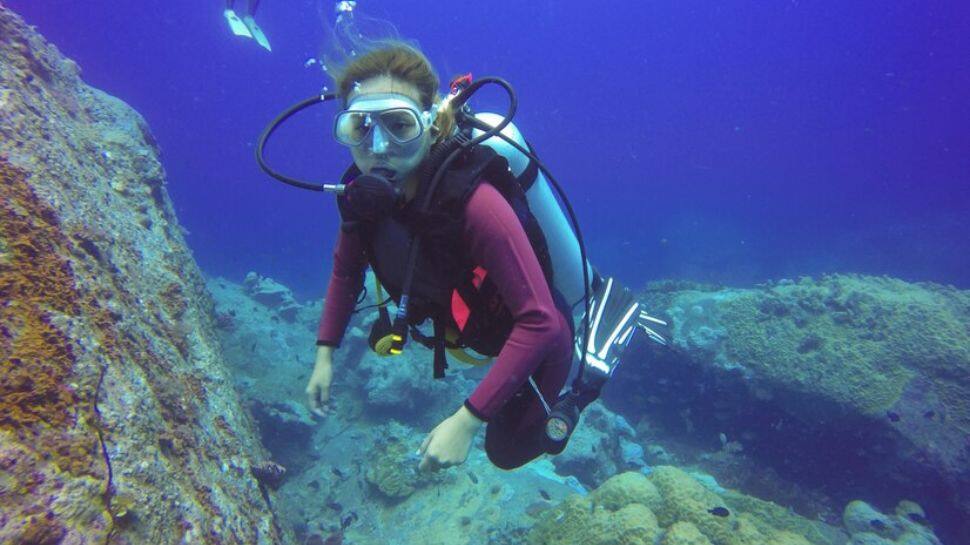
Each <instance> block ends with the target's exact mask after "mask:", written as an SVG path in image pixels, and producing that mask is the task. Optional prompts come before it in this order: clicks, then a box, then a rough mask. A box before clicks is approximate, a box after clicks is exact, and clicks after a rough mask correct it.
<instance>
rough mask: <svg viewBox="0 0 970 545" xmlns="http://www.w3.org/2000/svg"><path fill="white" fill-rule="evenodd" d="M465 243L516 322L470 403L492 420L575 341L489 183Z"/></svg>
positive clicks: (476, 200)
mask: <svg viewBox="0 0 970 545" xmlns="http://www.w3.org/2000/svg"><path fill="white" fill-rule="evenodd" d="M464 242H465V244H466V245H467V248H469V254H470V257H471V258H472V259H473V260H474V261H475V263H477V264H479V265H480V266H482V267H483V268H484V269H485V270H486V271H487V273H488V277H489V278H491V279H492V282H493V283H494V284H495V286H496V288H497V289H498V292H499V294H500V295H501V297H502V301H503V303H504V304H505V306H506V307H507V308H508V309H509V311H511V313H512V316H513V319H514V320H515V324H514V325H513V327H512V332H511V333H510V334H509V338H508V340H506V342H505V345H504V346H503V347H502V350H501V351H500V352H499V355H498V358H497V359H496V361H495V363H494V364H493V365H492V367H491V368H490V369H489V371H488V373H487V374H486V375H485V378H483V379H482V382H481V383H480V384H479V385H478V386H477V387H476V388H475V390H474V391H473V392H472V394H471V396H469V397H468V399H467V400H466V401H465V406H466V407H467V408H468V410H470V411H471V412H472V413H473V414H474V415H475V416H477V417H479V418H480V419H482V420H486V421H487V420H488V419H490V418H491V417H492V416H494V415H495V414H496V413H497V412H498V411H499V409H501V407H502V406H503V405H504V404H505V403H506V402H507V401H508V400H509V399H510V398H511V397H512V395H513V394H515V392H516V391H518V390H519V389H520V388H521V387H522V385H524V384H525V383H526V381H527V380H528V379H529V376H530V375H532V374H533V373H534V372H535V371H536V369H537V367H538V366H539V364H540V363H542V362H543V361H544V360H546V359H547V357H548V356H549V355H550V354H552V351H554V350H558V349H559V348H560V347H561V346H562V343H564V342H565V343H569V338H570V336H571V335H570V333H569V331H568V329H567V328H564V327H563V325H564V324H565V322H564V321H561V320H559V314H558V312H559V311H558V310H557V309H556V306H555V304H554V303H553V299H552V293H551V292H550V290H549V285H548V283H547V282H546V278H545V276H544V275H543V273H542V268H541V266H540V265H539V260H538V258H537V257H536V255H535V252H534V251H533V250H532V245H531V244H530V243H529V238H528V236H527V235H526V234H525V230H524V229H523V228H522V224H521V223H520V222H519V219H518V217H517V216H516V215H515V212H513V210H512V208H511V206H509V203H508V202H507V201H506V200H505V198H504V197H502V195H501V194H500V193H499V192H498V190H497V189H495V188H494V187H493V186H491V185H489V184H487V183H483V184H480V185H479V186H478V188H476V189H475V192H474V193H473V194H472V197H471V199H469V201H468V205H467V208H466V214H465V229H464Z"/></svg>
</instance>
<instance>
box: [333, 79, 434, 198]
mask: <svg viewBox="0 0 970 545" xmlns="http://www.w3.org/2000/svg"><path fill="white" fill-rule="evenodd" d="M420 97H421V95H420V93H419V92H418V89H417V88H416V87H415V86H414V85H412V84H411V83H409V82H406V81H402V80H399V79H396V78H392V77H390V76H378V77H374V78H370V79H366V80H364V81H362V82H360V83H359V85H357V86H356V88H355V89H354V91H353V93H352V94H351V95H350V97H349V99H348V101H347V109H348V110H365V111H370V110H374V111H378V110H383V109H385V108H387V107H388V106H389V105H390V106H395V105H407V106H409V107H410V108H413V109H414V110H415V111H417V112H421V111H422V110H423V108H422V107H421V98H420ZM425 121H426V120H421V122H422V123H424V122H425ZM431 142H432V136H431V131H430V127H428V126H424V130H423V132H422V133H421V135H420V136H419V137H417V138H415V139H413V140H411V141H408V142H405V143H403V144H402V143H398V142H397V141H396V140H395V139H394V138H393V135H391V134H388V131H387V130H386V128H385V127H384V126H382V125H381V124H375V125H374V126H373V127H369V132H368V133H367V136H366V137H365V138H364V140H363V141H362V142H361V143H360V144H358V145H356V146H350V153H351V155H352V156H353V158H354V163H355V164H356V165H357V168H359V169H360V171H361V172H363V173H365V174H379V175H381V176H384V177H385V178H388V179H390V180H393V181H401V180H404V179H405V178H407V177H408V176H409V175H411V174H412V173H413V172H414V171H415V170H416V169H417V167H418V165H420V164H421V161H423V160H424V158H425V156H427V154H428V150H429V149H430V148H431Z"/></svg>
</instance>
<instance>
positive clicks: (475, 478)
mask: <svg viewBox="0 0 970 545" xmlns="http://www.w3.org/2000/svg"><path fill="white" fill-rule="evenodd" d="M468 478H469V479H471V480H472V482H473V483H475V484H478V477H476V476H475V474H474V473H472V472H471V471H469V472H468Z"/></svg>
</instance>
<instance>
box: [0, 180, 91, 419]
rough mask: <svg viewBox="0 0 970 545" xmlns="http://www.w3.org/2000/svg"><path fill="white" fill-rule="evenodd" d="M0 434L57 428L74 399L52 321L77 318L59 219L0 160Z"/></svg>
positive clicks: (68, 365) (66, 355)
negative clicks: (3, 251) (0, 190)
mask: <svg viewBox="0 0 970 545" xmlns="http://www.w3.org/2000/svg"><path fill="white" fill-rule="evenodd" d="M0 183H2V185H3V187H4V198H3V200H2V202H0V238H2V239H3V240H4V245H5V246H6V247H7V251H8V254H9V256H8V258H7V259H5V260H4V261H3V262H0V301H3V303H2V304H0V428H13V429H19V428H23V427H26V426H31V425H33V424H37V423H41V422H43V423H46V424H48V425H50V426H52V427H58V428H60V427H63V426H65V425H67V424H69V423H70V422H72V420H73V414H74V407H75V405H76V403H77V398H76V395H75V393H74V392H73V391H72V389H71V388H70V387H69V386H68V381H69V379H70V377H71V375H72V372H73V367H74V362H75V357H74V354H73V351H72V349H71V341H70V339H69V338H68V337H67V335H65V334H64V333H63V332H62V331H60V330H59V329H57V327H55V326H54V325H53V324H52V323H51V318H52V317H53V316H55V315H64V314H77V313H78V311H79V306H78V297H77V293H76V291H75V289H74V278H73V276H72V274H71V269H70V265H69V264H68V263H67V261H66V260H65V259H64V258H63V257H61V255H60V252H59V250H61V248H59V246H60V244H58V243H59V242H60V241H59V240H58V239H61V238H63V236H62V235H61V233H60V231H59V230H58V224H57V218H56V216H55V215H54V214H53V211H52V210H50V208H49V207H47V206H45V205H44V204H43V203H41V202H40V200H39V199H38V198H37V197H36V195H34V194H33V191H32V190H31V189H30V186H29V185H28V184H27V181H26V173H24V172H23V171H20V170H18V169H16V168H14V167H13V166H11V165H10V164H9V163H6V162H4V161H0Z"/></svg>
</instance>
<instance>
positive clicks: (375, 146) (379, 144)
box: [370, 125, 388, 153]
mask: <svg viewBox="0 0 970 545" xmlns="http://www.w3.org/2000/svg"><path fill="white" fill-rule="evenodd" d="M371 132H373V133H374V134H373V137H372V138H371V143H370V150H371V152H372V153H386V152H387V143H388V142H387V135H386V134H384V129H382V128H381V126H380V125H375V126H374V129H373V130H372V131H371Z"/></svg>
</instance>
